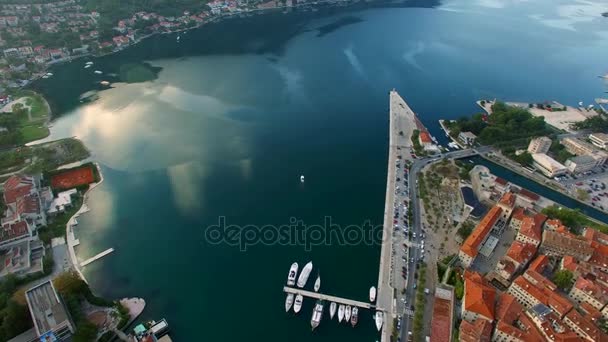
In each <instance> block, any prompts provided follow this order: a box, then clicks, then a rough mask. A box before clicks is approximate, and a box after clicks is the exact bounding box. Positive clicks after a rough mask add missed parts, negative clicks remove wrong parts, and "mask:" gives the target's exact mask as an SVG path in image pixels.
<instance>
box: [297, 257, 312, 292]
mask: <svg viewBox="0 0 608 342" xmlns="http://www.w3.org/2000/svg"><path fill="white" fill-rule="evenodd" d="M310 272H312V261H309V262H308V264H306V266H304V268H303V269H302V272H301V273H300V276H299V277H298V283H297V285H298V287H299V288H303V287H304V285H306V282H307V281H308V277H309V276H310Z"/></svg>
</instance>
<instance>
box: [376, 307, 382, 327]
mask: <svg viewBox="0 0 608 342" xmlns="http://www.w3.org/2000/svg"><path fill="white" fill-rule="evenodd" d="M383 320H384V314H383V313H382V311H376V329H378V331H380V329H381V328H382V321H383Z"/></svg>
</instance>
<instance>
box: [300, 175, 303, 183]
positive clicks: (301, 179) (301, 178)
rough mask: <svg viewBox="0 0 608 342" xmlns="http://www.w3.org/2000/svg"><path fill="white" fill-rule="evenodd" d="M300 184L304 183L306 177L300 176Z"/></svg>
mask: <svg viewBox="0 0 608 342" xmlns="http://www.w3.org/2000/svg"><path fill="white" fill-rule="evenodd" d="M300 183H304V175H300Z"/></svg>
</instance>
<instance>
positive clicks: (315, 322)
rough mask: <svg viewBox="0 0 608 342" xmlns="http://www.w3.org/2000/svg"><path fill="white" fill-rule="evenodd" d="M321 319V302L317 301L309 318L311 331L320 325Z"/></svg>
mask: <svg viewBox="0 0 608 342" xmlns="http://www.w3.org/2000/svg"><path fill="white" fill-rule="evenodd" d="M321 318H323V301H322V300H318V301H317V303H316V304H315V308H314V310H313V311H312V317H311V318H310V326H311V327H312V330H315V328H316V327H318V326H319V323H321Z"/></svg>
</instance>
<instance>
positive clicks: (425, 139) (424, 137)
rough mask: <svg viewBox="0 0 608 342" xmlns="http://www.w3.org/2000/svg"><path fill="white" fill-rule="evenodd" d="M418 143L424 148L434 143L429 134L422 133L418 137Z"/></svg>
mask: <svg viewBox="0 0 608 342" xmlns="http://www.w3.org/2000/svg"><path fill="white" fill-rule="evenodd" d="M418 142H419V143H420V145H422V146H426V145H430V144H432V143H433V139H431V135H430V134H429V133H428V132H425V131H422V132H420V134H419V135H418Z"/></svg>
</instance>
